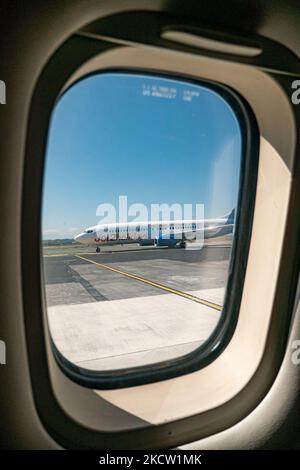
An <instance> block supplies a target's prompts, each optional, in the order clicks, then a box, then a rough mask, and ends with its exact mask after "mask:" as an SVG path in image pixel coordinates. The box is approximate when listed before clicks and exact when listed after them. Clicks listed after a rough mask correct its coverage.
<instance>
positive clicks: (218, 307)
mask: <svg viewBox="0 0 300 470" xmlns="http://www.w3.org/2000/svg"><path fill="white" fill-rule="evenodd" d="M76 257H77V258H80V259H83V260H84V261H88V262H89V263H92V264H95V265H96V266H98V267H99V268H103V269H108V270H109V271H113V272H115V273H118V274H121V275H123V276H126V277H129V278H131V279H135V280H136V281H140V282H144V283H145V284H149V285H150V286H153V287H157V288H158V289H162V290H165V291H167V292H171V293H172V294H176V295H179V296H180V297H184V298H186V299H188V300H192V301H194V302H197V303H199V304H202V305H205V306H206V307H210V308H213V309H214V310H218V311H221V310H222V308H223V307H222V306H221V305H218V304H216V303H214V302H209V301H208V300H205V299H200V298H199V297H196V296H195V295H192V294H188V293H187V292H182V291H180V290H177V289H172V288H171V287H168V286H165V285H163V284H160V283H158V282H154V281H150V280H149V279H145V278H144V277H140V276H136V275H135V274H131V273H128V272H127V271H121V270H120V269H117V268H113V267H112V266H108V265H107V264H102V263H98V262H97V261H93V260H91V259H89V258H85V257H84V256H80V255H76Z"/></svg>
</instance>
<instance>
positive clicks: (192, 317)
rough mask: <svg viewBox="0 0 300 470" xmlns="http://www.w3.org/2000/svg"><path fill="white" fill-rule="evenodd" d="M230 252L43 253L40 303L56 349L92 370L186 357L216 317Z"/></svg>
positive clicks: (216, 248) (215, 248) (222, 248)
mask: <svg viewBox="0 0 300 470" xmlns="http://www.w3.org/2000/svg"><path fill="white" fill-rule="evenodd" d="M109 251H110V250H109ZM230 253H231V247H230V244H228V243H227V244H223V245H217V244H212V245H208V246H204V247H203V248H202V249H201V250H185V249H168V248H161V249H160V248H151V249H136V250H134V249H130V250H127V249H123V250H122V249H121V250H120V251H117V250H112V251H111V252H108V251H106V252H101V253H100V254H96V253H88V252H78V251H76V252H75V253H74V254H72V253H70V252H66V253H64V252H63V250H61V252H58V253H57V252H55V253H53V254H49V252H47V255H46V256H44V273H45V275H44V277H45V284H46V299H47V307H48V318H49V325H50V330H51V334H52V337H53V339H54V342H55V344H56V346H57V348H58V349H59V350H60V352H61V353H62V354H63V355H64V356H65V357H66V358H67V359H69V360H70V361H72V362H73V363H75V364H77V365H78V366H80V367H83V368H87V369H92V370H111V369H120V368H126V367H133V366H139V365H143V364H149V363H155V362H160V361H164V360H169V359H172V358H174V357H178V356H181V355H183V354H187V353H188V352H191V351H192V350H194V349H196V348H197V347H199V346H200V345H201V344H202V343H203V342H204V341H205V340H206V339H207V338H208V337H209V336H210V334H211V333H212V331H213V330H214V328H215V327H216V325H217V323H218V320H219V318H220V315H221V314H222V305H223V298H224V292H225V287H226V282H227V275H228V265H229V260H230Z"/></svg>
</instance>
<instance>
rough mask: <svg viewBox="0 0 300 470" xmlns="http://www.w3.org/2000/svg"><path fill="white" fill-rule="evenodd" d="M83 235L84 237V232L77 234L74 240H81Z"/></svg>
mask: <svg viewBox="0 0 300 470" xmlns="http://www.w3.org/2000/svg"><path fill="white" fill-rule="evenodd" d="M82 237H83V233H79V234H78V235H76V237H74V240H75V241H76V242H81V240H82Z"/></svg>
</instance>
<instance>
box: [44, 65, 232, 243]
mask: <svg viewBox="0 0 300 470" xmlns="http://www.w3.org/2000/svg"><path fill="white" fill-rule="evenodd" d="M240 158H241V135H240V129H239V124H238V121H237V118H236V117H235V115H234V113H233V111H232V110H231V108H230V107H229V105H228V104H227V103H226V102H225V101H224V100H223V98H221V97H220V96H218V95H217V94H216V93H215V92H212V91H210V90H208V89H207V88H205V87H202V86H198V85H192V84H190V83H187V82H182V81H178V80H169V79H165V78H163V79H162V78H156V77H152V76H149V75H129V74H126V73H122V74H120V73H103V74H98V75H93V76H90V77H88V78H86V79H84V80H82V81H80V82H78V83H77V84H75V85H74V86H73V87H71V88H70V89H69V90H68V91H67V92H66V93H65V94H64V95H63V96H62V97H61V98H60V100H59V101H58V103H57V105H56V106H55V109H54V111H53V114H52V119H51V124H50V129H49V136H48V146H47V155H46V169H45V179H44V195H43V227H42V232H43V238H44V239H48V238H49V239H51V238H52V239H53V238H65V237H67V238H71V237H73V236H74V235H76V234H77V233H79V232H81V231H82V230H83V229H84V228H86V227H88V226H91V225H94V224H96V223H97V222H98V221H99V217H97V216H96V208H97V206H98V205H99V204H101V203H111V204H113V205H115V206H116V208H117V207H118V198H119V195H126V196H127V197H128V204H133V203H143V204H146V205H147V206H148V207H150V204H151V203H152V204H153V203H160V204H161V203H167V204H173V203H179V204H184V203H186V204H187V203H188V204H196V203H199V204H204V207H205V217H217V216H222V215H224V214H226V213H227V212H229V211H230V210H231V209H232V208H233V207H235V206H236V201H237V192H238V183H239V169H240Z"/></svg>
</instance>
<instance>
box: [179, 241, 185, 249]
mask: <svg viewBox="0 0 300 470" xmlns="http://www.w3.org/2000/svg"><path fill="white" fill-rule="evenodd" d="M179 246H180V248H186V242H185V241H184V240H182V241H181V242H180V244H179Z"/></svg>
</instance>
